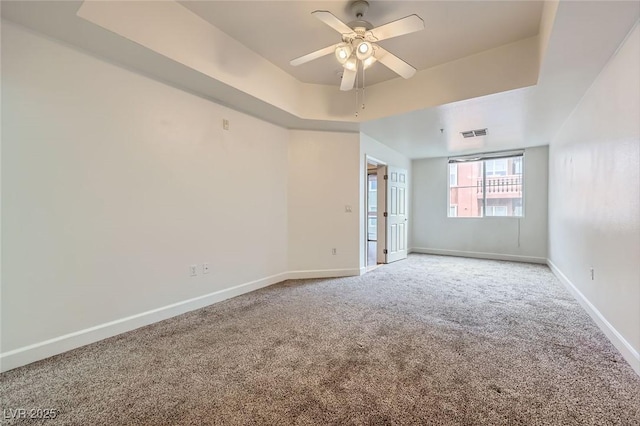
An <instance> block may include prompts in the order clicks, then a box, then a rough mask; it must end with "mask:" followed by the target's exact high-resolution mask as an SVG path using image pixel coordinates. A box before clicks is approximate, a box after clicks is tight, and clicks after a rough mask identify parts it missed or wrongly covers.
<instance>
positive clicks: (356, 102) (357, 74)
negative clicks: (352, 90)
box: [356, 60, 358, 118]
mask: <svg viewBox="0 0 640 426" xmlns="http://www.w3.org/2000/svg"><path fill="white" fill-rule="evenodd" d="M356 118H358V61H357V60H356Z"/></svg>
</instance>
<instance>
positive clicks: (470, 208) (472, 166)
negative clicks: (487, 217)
mask: <svg viewBox="0 0 640 426" xmlns="http://www.w3.org/2000/svg"><path fill="white" fill-rule="evenodd" d="M454 176H455V180H456V183H457V184H456V185H454V184H452V180H453V177H454ZM481 207H482V161H469V162H465V163H452V164H449V217H481V216H482V211H481Z"/></svg>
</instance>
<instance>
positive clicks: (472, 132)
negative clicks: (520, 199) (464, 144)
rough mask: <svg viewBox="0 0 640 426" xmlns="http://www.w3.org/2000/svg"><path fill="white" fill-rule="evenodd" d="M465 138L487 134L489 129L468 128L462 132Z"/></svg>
mask: <svg viewBox="0 0 640 426" xmlns="http://www.w3.org/2000/svg"><path fill="white" fill-rule="evenodd" d="M460 134H461V135H462V137H463V138H473V137H476V136H486V135H487V129H478V130H467V131H466V132H460Z"/></svg>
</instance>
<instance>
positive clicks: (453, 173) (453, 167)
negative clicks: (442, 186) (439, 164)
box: [449, 164, 458, 186]
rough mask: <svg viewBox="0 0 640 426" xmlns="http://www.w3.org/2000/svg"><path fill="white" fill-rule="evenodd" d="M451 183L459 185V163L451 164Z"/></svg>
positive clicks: (451, 184)
mask: <svg viewBox="0 0 640 426" xmlns="http://www.w3.org/2000/svg"><path fill="white" fill-rule="evenodd" d="M449 185H450V186H457V185H458V165H457V164H449Z"/></svg>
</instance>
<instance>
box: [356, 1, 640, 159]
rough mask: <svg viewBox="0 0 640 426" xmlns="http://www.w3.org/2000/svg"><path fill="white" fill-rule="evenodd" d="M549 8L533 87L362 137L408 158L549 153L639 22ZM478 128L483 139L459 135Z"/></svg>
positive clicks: (621, 6)
mask: <svg viewBox="0 0 640 426" xmlns="http://www.w3.org/2000/svg"><path fill="white" fill-rule="evenodd" d="M549 7H553V8H554V9H555V8H556V7H557V9H556V10H555V19H554V23H553V26H552V28H551V29H550V31H549V30H548V31H547V33H548V36H547V37H548V41H547V42H546V49H544V57H543V63H542V66H541V72H540V77H539V81H538V84H537V85H535V86H533V87H529V88H523V89H516V90H512V91H508V92H504V93H497V94H493V95H488V96H482V97H478V98H475V99H469V100H464V101H460V102H455V103H451V104H446V105H441V106H437V107H433V108H427V109H423V110H418V111H414V112H411V113H408V114H403V115H398V116H391V117H385V118H382V119H379V120H372V121H369V122H365V123H362V125H361V131H362V132H363V133H365V134H367V135H369V136H371V137H373V138H374V139H376V140H379V141H380V142H382V143H385V144H387V145H388V146H390V147H391V148H393V149H395V150H397V151H399V152H402V153H403V154H405V155H406V156H408V157H410V158H424V157H442V156H449V155H455V154H465V153H473V152H482V151H494V150H500V149H513V148H521V147H528V146H539V145H547V144H548V143H549V141H550V140H551V138H552V137H553V135H554V134H555V133H557V132H558V130H559V129H560V127H561V126H562V124H563V123H564V121H565V120H566V119H567V117H568V116H569V114H570V113H571V111H572V110H573V109H574V108H575V106H576V105H577V103H578V101H579V100H580V98H581V97H582V95H583V94H584V93H585V91H586V90H587V88H588V87H589V85H590V84H591V83H592V82H593V81H594V79H595V78H596V76H597V75H598V73H599V72H600V70H601V69H602V68H603V67H604V65H605V64H606V63H607V61H608V59H609V58H610V57H611V56H612V55H613V53H614V52H615V51H616V49H617V48H618V46H619V45H620V43H621V42H622V41H623V39H624V37H625V36H626V34H627V33H628V32H629V30H630V29H631V27H632V26H633V25H634V23H635V22H636V21H637V20H638V18H639V16H640V3H638V2H609V1H603V2H560V3H559V4H557V3H555V4H554V3H550V4H549ZM545 38H546V37H545ZM638 96H640V94H638ZM481 128H488V129H489V131H488V135H487V136H484V137H477V138H470V139H465V138H463V137H462V135H461V134H460V132H462V131H466V130H473V129H481ZM440 129H443V130H442V131H440Z"/></svg>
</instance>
